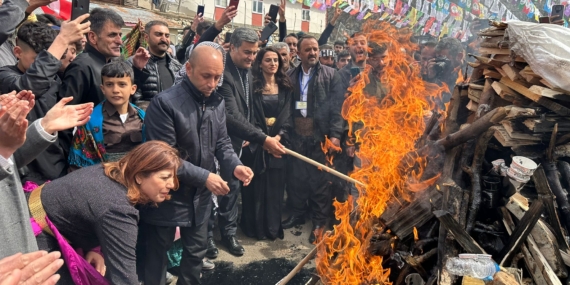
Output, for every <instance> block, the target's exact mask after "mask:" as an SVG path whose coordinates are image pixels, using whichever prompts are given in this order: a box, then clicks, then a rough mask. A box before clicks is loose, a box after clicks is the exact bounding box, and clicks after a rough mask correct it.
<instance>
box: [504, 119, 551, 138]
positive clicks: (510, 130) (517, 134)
mask: <svg viewBox="0 0 570 285" xmlns="http://www.w3.org/2000/svg"><path fill="white" fill-rule="evenodd" d="M501 125H502V126H503V128H505V131H507V133H508V134H509V137H511V138H513V139H515V140H528V141H536V142H541V141H543V137H542V136H540V135H538V136H536V135H535V136H533V135H529V134H525V133H523V132H520V131H517V130H515V129H514V128H513V124H512V122H511V121H503V122H502V123H501Z"/></svg>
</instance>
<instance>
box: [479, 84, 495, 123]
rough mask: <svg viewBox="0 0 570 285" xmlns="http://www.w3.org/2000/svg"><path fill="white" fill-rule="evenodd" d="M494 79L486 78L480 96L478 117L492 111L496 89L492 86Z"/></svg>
mask: <svg viewBox="0 0 570 285" xmlns="http://www.w3.org/2000/svg"><path fill="white" fill-rule="evenodd" d="M493 81H494V80H493V79H490V78H487V79H485V85H484V87H483V92H482V93H481V96H480V97H479V108H478V111H477V117H478V118H479V117H481V116H483V115H485V114H487V113H488V112H489V111H490V109H491V108H490V106H491V105H492V102H493V101H492V100H493V98H494V97H495V95H496V94H495V90H493V87H492V86H491V85H492V84H493Z"/></svg>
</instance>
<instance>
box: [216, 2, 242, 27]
mask: <svg viewBox="0 0 570 285" xmlns="http://www.w3.org/2000/svg"><path fill="white" fill-rule="evenodd" d="M237 12H238V11H237V8H236V7H234V6H229V7H227V8H226V10H224V13H223V14H222V17H220V19H219V20H218V21H217V22H216V24H215V25H214V26H215V27H216V29H217V30H218V31H221V30H223V29H224V26H226V25H227V24H229V23H230V22H231V21H232V20H233V19H234V18H235V17H236V16H237Z"/></svg>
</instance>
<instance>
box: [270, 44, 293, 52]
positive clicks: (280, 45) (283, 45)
mask: <svg viewBox="0 0 570 285" xmlns="http://www.w3.org/2000/svg"><path fill="white" fill-rule="evenodd" d="M273 48H275V49H276V50H280V49H284V48H286V49H287V52H288V53H289V52H291V50H290V49H289V45H287V43H284V42H278V43H274V44H273Z"/></svg>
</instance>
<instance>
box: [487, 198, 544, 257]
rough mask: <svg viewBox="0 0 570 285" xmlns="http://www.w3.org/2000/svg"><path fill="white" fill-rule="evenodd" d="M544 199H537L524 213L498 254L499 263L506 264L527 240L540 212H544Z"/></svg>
mask: <svg viewBox="0 0 570 285" xmlns="http://www.w3.org/2000/svg"><path fill="white" fill-rule="evenodd" d="M542 202H543V201H542V200H540V199H539V200H537V201H535V202H533V203H532V205H531V207H530V209H529V210H528V211H527V212H526V213H525V214H524V216H523V217H522V219H521V221H520V223H519V224H518V226H517V227H516V228H515V230H514V231H513V234H512V235H511V238H510V239H509V242H508V243H507V244H506V245H505V247H503V249H502V250H501V252H500V253H499V255H498V258H497V260H499V265H500V266H504V265H505V262H506V261H507V260H510V259H511V258H512V257H513V255H514V254H515V253H516V251H517V250H518V248H519V246H521V244H522V243H523V242H524V241H525V240H526V238H527V237H528V235H529V234H530V232H531V230H532V229H533V228H534V226H535V225H536V223H537V222H538V219H539V218H540V214H541V213H542V209H543V204H542Z"/></svg>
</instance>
